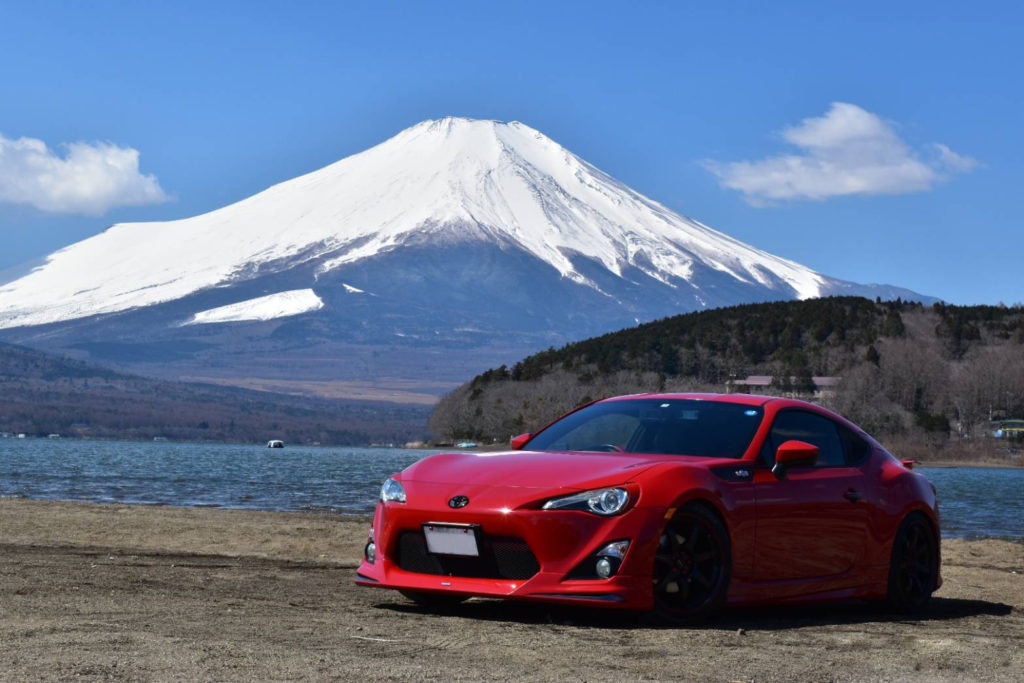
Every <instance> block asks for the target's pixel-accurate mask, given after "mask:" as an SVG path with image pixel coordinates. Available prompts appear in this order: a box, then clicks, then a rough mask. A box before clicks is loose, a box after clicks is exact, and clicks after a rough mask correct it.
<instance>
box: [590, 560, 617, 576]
mask: <svg viewBox="0 0 1024 683" xmlns="http://www.w3.org/2000/svg"><path fill="white" fill-rule="evenodd" d="M594 569H595V570H596V571H597V575H598V576H600V577H601V578H602V579H607V578H608V577H609V576H611V575H612V569H613V567H612V561H611V560H609V559H608V558H607V557H602V558H601V559H600V560H598V561H597V564H596V565H595V567H594Z"/></svg>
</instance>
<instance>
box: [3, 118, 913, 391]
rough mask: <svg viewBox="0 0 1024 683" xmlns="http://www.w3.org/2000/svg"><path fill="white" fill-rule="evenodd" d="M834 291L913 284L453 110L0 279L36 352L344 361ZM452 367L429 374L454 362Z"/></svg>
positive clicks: (532, 340) (502, 344)
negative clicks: (116, 346)
mask: <svg viewBox="0 0 1024 683" xmlns="http://www.w3.org/2000/svg"><path fill="white" fill-rule="evenodd" d="M834 293H842V294H861V295H866V296H870V297H872V298H873V297H875V296H876V295H878V296H882V297H886V298H895V297H896V296H902V297H904V298H922V297H920V296H919V295H915V294H913V293H912V292H908V291H907V290H902V289H898V288H892V287H884V286H873V285H868V286H865V285H856V284H854V283H849V282H844V281H841V280H836V279H833V278H829V277H827V276H824V275H821V274H819V273H816V272H814V271H813V270H811V269H809V268H806V267H805V266H802V265H800V264H798V263H795V262H793V261H789V260H787V259H784V258H780V257H777V256H773V255H771V254H768V253H766V252H764V251H762V250H759V249H756V248H754V247H752V246H750V245H747V244H744V243H742V242H740V241H738V240H735V239H733V238H731V237H729V236H727V235H725V234H723V233H720V232H718V231H716V230H713V229H712V228H710V227H708V226H706V225H703V224H701V223H699V222H697V221H694V220H691V219H689V218H685V217H683V216H680V215H678V214H676V213H674V212H673V211H671V210H670V209H668V208H666V207H665V206H663V205H661V204H659V203H657V202H655V201H653V200H651V199H648V198H646V197H644V196H642V195H640V194H638V193H637V192H635V191H633V190H631V189H630V188H628V187H626V186H625V185H623V184H622V183H620V182H618V181H616V180H615V179H614V178H612V177H611V176H609V175H607V174H606V173H604V172H602V171H600V170H598V169H597V168H595V167H593V166H592V165H590V164H588V163H587V162H585V161H583V160H582V159H580V158H579V157H577V156H575V155H573V154H572V153H571V152H569V151H568V150H566V149H564V148H562V147H561V146H559V145H558V144H557V143H555V142H554V141H552V140H551V139H550V138H548V137H546V136H544V135H543V134H541V133H539V132H538V131H536V130H534V129H532V128H530V127H528V126H526V125H523V124H521V123H507V124H506V123H500V122H496V121H476V120H469V119H455V118H447V119H441V120H437V121H425V122H423V123H420V124H418V125H416V126H413V127H411V128H409V129H407V130H405V131H402V132H401V133H399V134H398V135H396V136H395V137H393V138H391V139H390V140H388V141H386V142H384V143H382V144H380V145H377V146H376V147H373V148H371V149H369V150H366V151H365V152H362V153H360V154H356V155H353V156H351V157H348V158H346V159H343V160H341V161H339V162H337V163H335V164H332V165H330V166H327V167H325V168H323V169H320V170H318V171H315V172H313V173H310V174H307V175H304V176H302V177H299V178H295V179H293V180H290V181H287V182H283V183H281V184H279V185H275V186H274V187H271V188H269V189H268V190H266V191H264V192H261V193H259V194H256V195H254V196H252V197H249V198H248V199H245V200H243V201H240V202H237V203H235V204H232V205H230V206H227V207H224V208H222V209H219V210H216V211H212V212H210V213H207V214H203V215H200V216H196V217H193V218H188V219H183V220H178V221H169V222H157V223H125V224H119V225H115V226H113V227H111V228H110V229H108V230H107V231H105V232H103V233H101V234H99V235H96V236H95V237H92V238H90V239H87V240H84V241H82V242H79V243H77V244H73V245H71V246H69V247H66V248H65V249H62V250H60V251H58V252H56V253H54V254H52V255H51V256H50V257H49V258H48V259H47V261H46V263H45V264H44V265H42V266H40V267H39V268H36V269H35V270H33V271H32V272H30V273H29V274H27V275H25V276H23V277H21V278H19V279H17V280H14V281H13V282H10V283H7V284H6V285H3V286H2V287H0V329H4V330H6V331H5V332H4V333H3V336H4V338H6V339H8V340H11V341H17V342H20V343H26V344H30V345H40V346H45V347H47V348H61V349H68V348H78V349H83V348H86V346H84V345H87V346H88V348H90V349H102V348H107V350H109V349H110V348H111V347H110V346H109V344H111V343H114V342H117V343H122V342H125V341H129V342H132V343H139V344H151V345H152V344H158V345H159V344H163V345H164V346H166V345H167V344H168V343H176V342H181V344H179V346H180V347H181V348H194V349H196V351H195V352H194V353H193V354H192V356H191V357H192V358H201V359H203V362H204V363H206V364H207V365H210V366H218V367H222V366H225V364H230V363H237V362H239V361H240V360H241V362H243V363H244V362H247V361H248V359H250V358H252V357H253V355H254V354H255V355H259V354H263V356H262V357H263V358H265V359H272V358H276V357H279V356H280V355H281V354H284V356H288V357H295V356H296V354H302V353H303V352H304V351H303V349H309V348H310V347H314V346H320V347H321V350H323V351H324V353H321V354H320V356H319V357H321V358H323V357H325V354H326V355H327V356H330V357H331V358H336V357H338V354H344V353H345V352H346V351H345V349H342V348H339V347H338V345H339V344H340V345H343V346H344V345H362V346H372V347H381V346H385V345H398V346H401V347H405V348H408V347H410V346H414V347H423V346H425V345H426V346H430V347H434V348H441V349H448V348H452V347H458V348H466V347H474V348H478V349H495V352H494V353H493V354H491V355H490V356H489V357H488V359H487V360H488V362H490V361H492V360H493V361H499V362H500V359H513V358H515V357H518V356H521V355H522V352H524V351H528V350H532V349H536V348H542V347H544V346H547V345H549V344H553V343H561V342H564V341H568V340H571V339H578V338H581V337H583V336H586V335H589V334H596V333H600V332H604V331H608V330H611V329H616V328H618V327H622V326H625V325H631V324H635V323H637V322H640V321H646V320H651V319H654V318H659V317H663V316H667V315H673V314H676V313H679V312H685V311H692V310H699V309H704V308H709V307H716V306H724V305H732V304H737V303H745V302H757V301H770V300H784V299H806V298H811V297H817V296H826V295H829V294H834ZM104 345H107V346H106V347H104ZM154 348H156V347H154ZM160 348H163V347H160ZM499 348H500V350H498V349H499ZM218 354H220V355H218ZM158 356H159V354H156V355H155V356H154V357H158ZM242 356H244V358H240V357H242ZM228 358H230V360H228ZM165 360H166V359H165ZM267 362H271V361H270V360H268V361H267ZM393 364H394V363H393V362H391V361H387V363H385V364H384V365H383V366H377V367H369V366H373V365H374V363H372V362H371V363H369V366H368V367H367V368H366V369H365V371H361V372H362V374H361V375H360V376H361V377H375V376H378V375H379V374H380V372H381V371H385V372H386V371H387V369H388V368H389V367H391V366H392V365H393ZM443 366H444V364H442V367H441V368H439V369H438V371H437V373H435V376H437V377H440V376H444V377H446V378H447V379H461V378H462V377H464V375H462V376H459V375H455V374H452V373H451V371H450V370H447V369H444V367H443ZM187 370H188V368H184V367H183V369H182V371H183V372H186V371H187ZM239 371H241V370H239ZM438 373H440V374H438ZM446 373H447V374H446Z"/></svg>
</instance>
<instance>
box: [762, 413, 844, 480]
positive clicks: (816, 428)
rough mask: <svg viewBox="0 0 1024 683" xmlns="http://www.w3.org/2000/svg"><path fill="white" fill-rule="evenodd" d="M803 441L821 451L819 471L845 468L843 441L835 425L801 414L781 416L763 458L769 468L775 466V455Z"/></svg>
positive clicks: (809, 414) (767, 440) (776, 421)
mask: <svg viewBox="0 0 1024 683" xmlns="http://www.w3.org/2000/svg"><path fill="white" fill-rule="evenodd" d="M792 440H796V441H804V442H806V443H809V444H813V445H815V446H817V447H818V449H819V450H820V451H821V452H820V453H819V454H818V462H817V465H816V466H817V467H843V466H844V465H845V464H846V458H845V452H844V448H843V440H842V439H841V438H840V436H839V429H838V427H837V425H836V423H835V422H832V420H829V419H828V418H825V417H822V416H820V415H816V414H814V413H807V412H803V411H800V410H787V411H785V412H782V413H779V414H778V415H777V416H776V418H775V422H774V423H772V430H771V432H770V433H769V435H768V438H767V439H766V440H765V445H764V448H763V449H762V450H761V457H762V459H763V460H764V462H765V463H767V464H768V465H769V466H771V465H774V464H775V451H776V450H778V448H779V446H781V445H782V444H784V443H785V442H787V441H792Z"/></svg>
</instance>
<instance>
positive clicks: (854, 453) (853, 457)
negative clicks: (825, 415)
mask: <svg viewBox="0 0 1024 683" xmlns="http://www.w3.org/2000/svg"><path fill="white" fill-rule="evenodd" d="M839 434H840V436H841V437H842V439H843V450H844V451H845V452H846V464H847V465H849V466H850V467H857V466H858V465H860V464H861V463H862V462H864V459H865V458H866V457H868V455H869V454H870V453H871V444H869V443H868V442H867V441H865V440H864V439H862V438H860V437H859V436H857V434H856V433H854V432H853V431H852V430H850V429H847V428H846V427H843V426H842V425H840V426H839Z"/></svg>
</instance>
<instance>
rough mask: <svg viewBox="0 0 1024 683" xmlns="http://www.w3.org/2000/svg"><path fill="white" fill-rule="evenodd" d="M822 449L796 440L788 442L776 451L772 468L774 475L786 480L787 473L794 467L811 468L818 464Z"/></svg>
mask: <svg viewBox="0 0 1024 683" xmlns="http://www.w3.org/2000/svg"><path fill="white" fill-rule="evenodd" d="M819 453H821V449H820V448H818V447H817V446H815V445H814V444H810V443H807V442H806V441H797V440H795V439H793V440H790V441H786V442H785V443H783V444H782V445H781V446H779V450H777V451H775V465H773V466H772V474H774V475H775V476H776V477H778V478H779V479H784V478H785V476H786V471H787V470H789V469H790V468H793V467H811V466H812V465H814V463H816V462H818V454H819Z"/></svg>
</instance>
